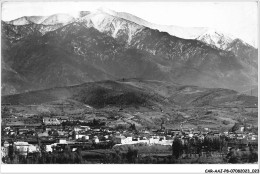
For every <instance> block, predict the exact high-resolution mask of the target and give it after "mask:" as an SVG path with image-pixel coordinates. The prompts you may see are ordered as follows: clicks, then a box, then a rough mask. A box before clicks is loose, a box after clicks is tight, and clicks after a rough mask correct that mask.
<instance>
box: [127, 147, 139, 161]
mask: <svg viewBox="0 0 260 174" xmlns="http://www.w3.org/2000/svg"><path fill="white" fill-rule="evenodd" d="M137 154H138V150H137V149H132V148H130V147H129V148H128V152H127V153H126V159H127V161H128V162H129V163H135V160H136V158H137Z"/></svg>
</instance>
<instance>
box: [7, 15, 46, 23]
mask: <svg viewBox="0 0 260 174" xmlns="http://www.w3.org/2000/svg"><path fill="white" fill-rule="evenodd" d="M46 18H47V17H46V16H24V17H21V18H18V19H15V20H12V21H9V22H7V23H8V24H12V25H28V24H31V23H35V24H40V23H42V22H43V21H44V20H45V19H46Z"/></svg>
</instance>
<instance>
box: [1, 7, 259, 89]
mask: <svg viewBox="0 0 260 174" xmlns="http://www.w3.org/2000/svg"><path fill="white" fill-rule="evenodd" d="M111 13H112V12H111V11H108V12H107V11H104V10H103V11H102V10H97V11H95V12H81V13H80V17H79V18H78V19H74V18H71V17H69V16H66V15H52V16H50V17H44V18H43V17H42V18H40V17H38V18H31V17H26V18H22V20H21V19H19V20H18V21H20V22H17V21H16V22H14V21H13V22H12V21H11V22H8V23H5V22H2V64H3V63H4V64H5V65H6V67H8V68H4V69H3V68H2V72H3V71H8V73H2V93H3V94H11V93H19V92H24V91H26V90H36V89H45V88H51V87H57V86H69V85H75V84H80V83H84V82H89V81H99V80H106V79H113V80H115V79H122V78H124V79H126V78H142V79H152V80H160V81H171V82H176V83H181V84H189V85H198V86H203V87H221V88H229V89H235V90H238V91H244V90H248V88H249V87H250V86H248V84H252V85H256V84H257V49H255V48H253V47H251V46H250V45H248V44H245V43H244V42H242V41H240V40H232V41H231V40H228V42H226V41H225V39H224V37H222V36H219V38H222V41H223V42H221V43H218V41H216V39H215V40H214V39H211V40H212V41H214V42H217V43H218V45H219V47H215V46H212V44H209V43H205V42H207V41H210V42H212V41H211V40H210V39H209V36H208V35H204V36H205V37H203V38H204V40H205V41H204V42H202V41H198V40H196V39H195V40H193V39H182V38H179V37H176V36H172V35H170V34H169V33H167V32H160V31H159V30H155V29H152V28H149V27H147V26H145V25H141V24H138V23H137V22H136V20H134V19H130V17H131V16H130V17H122V15H121V16H120V15H118V13H117V14H115V13H114V12H113V13H112V14H111ZM124 16H127V15H124ZM126 18H127V19H126ZM21 21H22V22H21ZM26 21H29V22H26ZM33 21H34V22H33ZM23 22H24V23H23ZM17 23H19V25H18V24H17ZM16 24H17V25H16ZM22 24H23V25H22ZM201 40H203V39H202V38H201ZM227 43H228V44H227ZM215 44H216V43H215ZM226 45H228V46H226ZM249 60H250V61H249ZM9 72H10V73H9ZM11 72H15V73H13V75H11V74H12V73H11ZM3 76H4V78H3ZM6 77H12V78H11V79H12V80H10V78H6ZM13 79H14V80H13ZM19 79H20V80H22V81H23V82H24V85H22V86H20V87H19V86H18V85H17V84H15V83H12V81H17V82H19V84H22V83H20V81H19ZM252 85H251V86H252ZM3 86H4V87H6V88H5V89H7V88H9V89H12V90H3Z"/></svg>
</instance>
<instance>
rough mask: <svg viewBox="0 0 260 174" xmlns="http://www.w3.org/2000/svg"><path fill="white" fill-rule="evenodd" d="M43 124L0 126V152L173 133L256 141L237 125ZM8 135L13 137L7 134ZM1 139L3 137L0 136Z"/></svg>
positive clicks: (162, 141) (154, 139)
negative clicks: (134, 127)
mask: <svg viewBox="0 0 260 174" xmlns="http://www.w3.org/2000/svg"><path fill="white" fill-rule="evenodd" d="M42 121H43V125H44V127H43V126H42V125H41V126H38V127H33V126H32V127H28V126H27V127H24V126H12V127H11V126H7V127H5V128H4V129H3V132H2V133H3V135H4V137H7V139H5V140H4V141H2V146H1V154H2V157H4V156H7V155H8V149H9V148H13V150H14V152H17V153H19V154H21V155H27V154H28V153H33V152H39V151H40V149H41V147H40V146H44V148H45V151H47V152H53V150H54V149H58V148H59V147H64V146H66V145H69V146H71V147H72V148H71V149H72V151H75V150H76V149H77V148H78V147H81V146H84V145H86V144H102V143H108V142H113V144H114V145H115V146H120V145H125V144H138V143H145V144H148V145H153V144H159V145H172V143H173V140H174V138H175V137H178V138H180V139H181V140H182V142H185V141H186V140H188V139H192V138H195V137H196V138H198V139H201V140H203V139H204V138H205V137H212V138H217V137H220V136H226V137H229V138H230V139H243V140H247V141H254V142H257V141H258V136H257V135H256V134H254V133H251V132H250V133H249V132H245V131H244V128H243V127H240V128H239V130H238V131H236V132H223V133H220V132H219V131H216V130H215V131H212V130H210V129H209V128H204V129H203V130H202V131H201V130H200V131H197V130H193V129H182V130H179V129H165V128H164V127H161V129H159V130H149V131H148V130H145V129H144V130H139V131H136V130H115V129H114V128H110V127H106V126H100V127H97V126H94V127H92V126H86V125H80V124H79V125H74V126H65V127H63V126H62V125H61V123H62V122H63V120H60V119H57V118H48V117H46V118H43V120H42ZM10 136H12V137H13V138H10ZM2 140H3V138H2ZM39 140H40V141H39Z"/></svg>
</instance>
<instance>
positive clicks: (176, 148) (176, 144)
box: [172, 138, 183, 159]
mask: <svg viewBox="0 0 260 174" xmlns="http://www.w3.org/2000/svg"><path fill="white" fill-rule="evenodd" d="M182 153H183V145H182V142H181V140H180V139H179V138H175V139H174V140H173V143H172V156H174V157H175V158H176V159H178V158H179V157H180V156H181V155H182Z"/></svg>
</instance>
